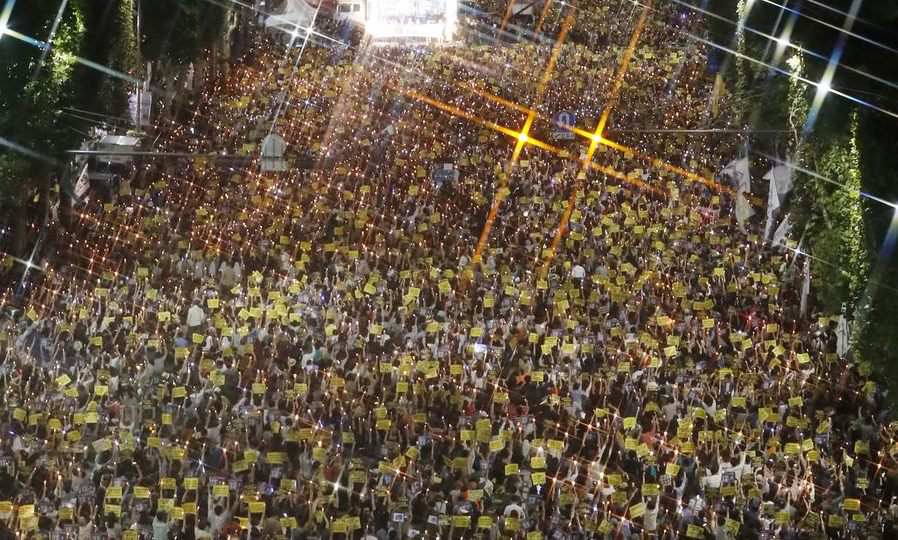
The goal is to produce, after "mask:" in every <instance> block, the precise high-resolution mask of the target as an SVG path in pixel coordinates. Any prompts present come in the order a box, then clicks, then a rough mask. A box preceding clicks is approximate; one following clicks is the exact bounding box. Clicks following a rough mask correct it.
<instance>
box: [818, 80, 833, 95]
mask: <svg viewBox="0 0 898 540" xmlns="http://www.w3.org/2000/svg"><path fill="white" fill-rule="evenodd" d="M830 90H832V86H830V84H829V81H825V80H824V81H820V82H819V83H818V84H817V91H818V92H819V93H821V94H828V93H829V91H830Z"/></svg>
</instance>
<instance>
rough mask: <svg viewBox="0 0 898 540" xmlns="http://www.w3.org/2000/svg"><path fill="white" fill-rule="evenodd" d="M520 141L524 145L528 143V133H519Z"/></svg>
mask: <svg viewBox="0 0 898 540" xmlns="http://www.w3.org/2000/svg"><path fill="white" fill-rule="evenodd" d="M518 140H519V141H521V142H522V143H526V142H527V141H529V140H530V137H528V136H527V134H526V133H518Z"/></svg>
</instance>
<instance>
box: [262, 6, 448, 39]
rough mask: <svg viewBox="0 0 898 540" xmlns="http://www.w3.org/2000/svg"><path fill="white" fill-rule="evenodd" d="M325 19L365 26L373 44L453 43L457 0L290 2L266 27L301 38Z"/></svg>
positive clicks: (269, 19) (269, 20)
mask: <svg viewBox="0 0 898 540" xmlns="http://www.w3.org/2000/svg"><path fill="white" fill-rule="evenodd" d="M322 17H330V18H333V19H335V20H338V21H349V22H352V23H354V24H358V25H359V26H362V27H364V28H365V32H366V34H367V35H368V36H369V37H370V38H371V40H372V42H373V43H397V42H403V41H418V40H425V41H431V42H432V41H437V42H451V41H452V40H453V38H454V36H455V29H456V26H457V24H458V0H287V5H286V8H285V11H284V12H283V13H279V14H276V15H272V16H270V17H268V19H267V20H266V23H265V25H266V26H267V27H269V28H277V29H279V30H282V31H283V32H285V33H286V34H288V35H293V36H296V35H300V36H302V35H304V30H305V29H307V28H309V27H311V26H313V24H314V21H315V20H320V19H321V18H322Z"/></svg>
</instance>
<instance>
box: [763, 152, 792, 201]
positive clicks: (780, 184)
mask: <svg viewBox="0 0 898 540" xmlns="http://www.w3.org/2000/svg"><path fill="white" fill-rule="evenodd" d="M764 180H773V183H774V184H776V194H777V195H778V196H779V199H780V201H783V200H785V199H786V195H788V194H789V192H790V191H792V184H793V178H792V164H791V163H789V162H788V161H787V162H785V163H783V164H782V165H777V166H776V167H774V168H772V169H770V171H769V172H768V173H767V174H765V175H764Z"/></svg>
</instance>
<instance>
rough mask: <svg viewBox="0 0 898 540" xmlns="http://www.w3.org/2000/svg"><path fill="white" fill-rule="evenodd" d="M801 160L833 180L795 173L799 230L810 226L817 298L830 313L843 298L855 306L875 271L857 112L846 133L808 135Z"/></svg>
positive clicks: (808, 242) (837, 309) (850, 306)
mask: <svg viewBox="0 0 898 540" xmlns="http://www.w3.org/2000/svg"><path fill="white" fill-rule="evenodd" d="M800 163H801V166H802V167H803V168H805V169H808V170H811V171H816V172H817V174H818V175H821V176H823V177H825V178H828V179H832V180H834V182H827V181H825V180H822V179H820V178H818V177H814V176H811V175H808V174H803V173H800V174H798V175H797V177H796V185H795V198H794V204H793V208H794V211H795V214H796V218H797V219H796V221H797V223H798V227H799V230H802V228H803V230H804V231H805V243H806V246H807V251H809V252H810V253H811V255H813V256H814V259H813V260H812V264H811V268H812V273H813V275H814V276H815V278H816V279H815V281H814V288H815V291H816V294H817V299H818V301H819V302H820V303H821V305H822V306H823V308H824V309H825V310H827V311H828V312H830V313H839V312H841V308H842V304H843V303H845V304H847V306H848V309H849V310H853V309H854V308H855V307H856V305H857V302H858V300H859V299H860V297H861V294H862V293H863V291H864V287H865V285H866V283H867V279H868V277H869V274H870V253H869V251H868V244H867V241H866V228H865V226H864V207H863V203H862V201H861V197H860V189H861V171H860V151H859V149H858V145H857V116H856V115H855V116H854V117H853V120H852V123H851V128H850V129H849V130H846V131H844V132H843V133H842V134H841V135H835V134H831V135H829V136H827V137H826V138H818V137H813V138H812V139H811V140H809V141H806V142H805V145H804V147H803V148H802V151H801V158H800Z"/></svg>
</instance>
